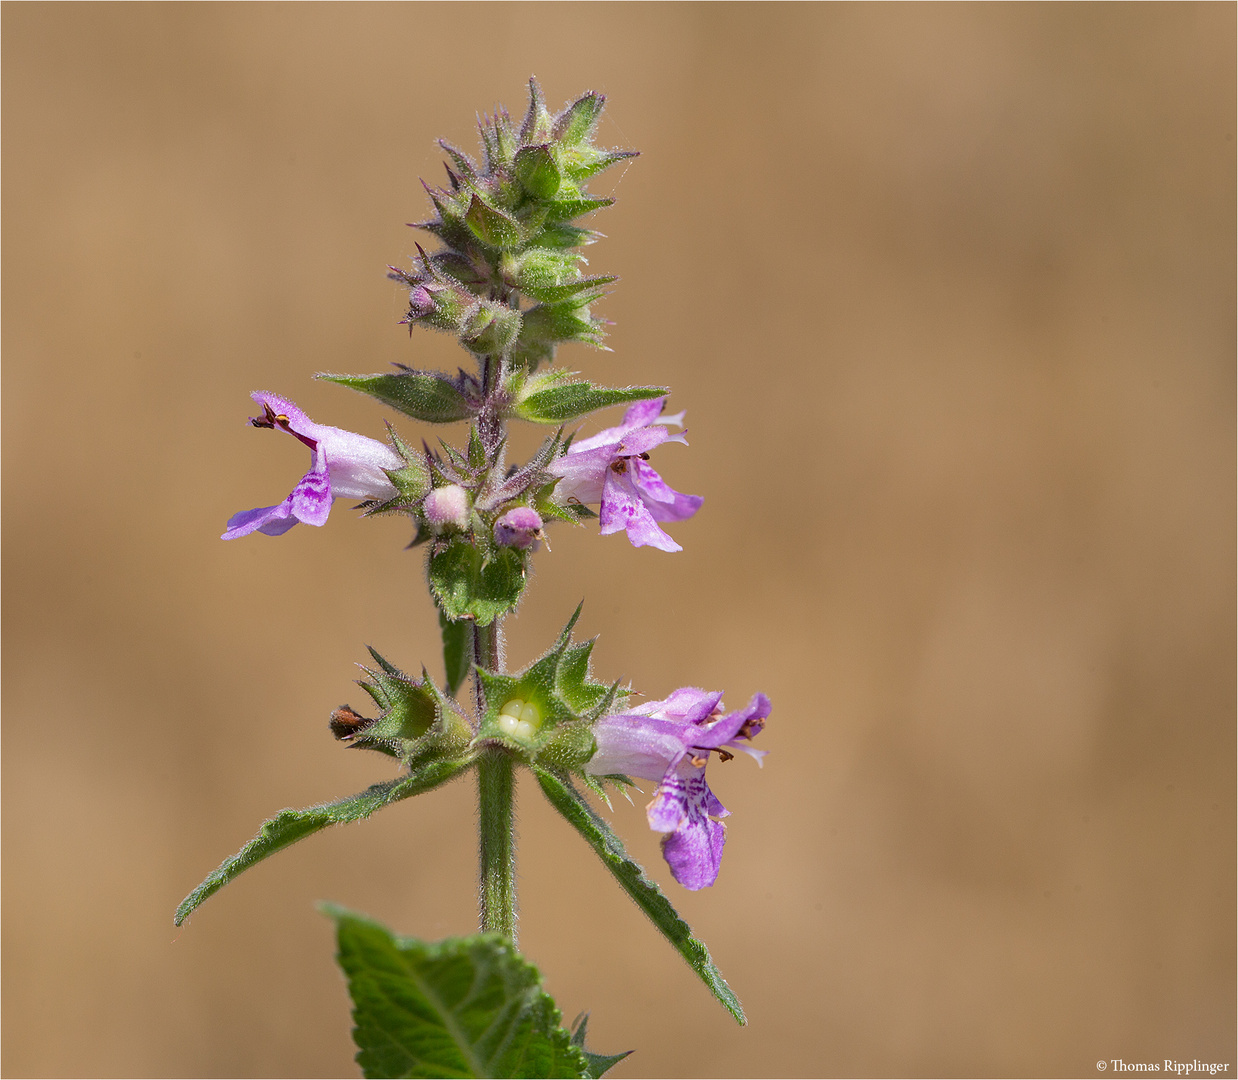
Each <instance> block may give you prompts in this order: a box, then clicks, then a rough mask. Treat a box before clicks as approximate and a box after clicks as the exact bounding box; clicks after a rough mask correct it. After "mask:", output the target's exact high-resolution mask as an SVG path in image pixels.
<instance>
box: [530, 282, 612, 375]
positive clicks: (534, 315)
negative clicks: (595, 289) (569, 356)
mask: <svg viewBox="0 0 1238 1080" xmlns="http://www.w3.org/2000/svg"><path fill="white" fill-rule="evenodd" d="M592 299H593V298H592V297H591V296H589V295H586V296H584V297H576V298H574V299H572V300H565V301H563V302H562V303H558V304H538V305H537V307H533V308H530V309H529V310H528V311H526V312H524V319H523V323H522V325H521V328H520V336H519V337H517V338H516V341H515V343H514V344H513V345H512V351H511V356H512V359H513V360H514V361H515V362H516V363H519V364H522V365H524V366H526V367H528V368H529V369H530V370H533V369H535V368H536V367H537V365H538V364H539V363H540V362H541V361H543V360H552V359H554V353H555V347H556V346H557V345H560V344H562V343H563V342H567V341H581V342H584V343H585V344H586V345H593V346H596V347H598V348H600V347H601V345H602V339H603V337H604V335H603V333H602V325H603V324H602V322H601V320H599V319H594V318H593V317H592V316H590V314H589V306H588V305H589V303H590V302H591V300H592Z"/></svg>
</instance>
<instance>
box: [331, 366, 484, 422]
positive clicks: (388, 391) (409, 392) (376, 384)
mask: <svg viewBox="0 0 1238 1080" xmlns="http://www.w3.org/2000/svg"><path fill="white" fill-rule="evenodd" d="M316 378H319V379H324V380H325V381H327V382H333V383H338V384H339V385H340V386H347V387H348V388H349V389H351V390H357V391H360V392H361V393H362V394H369V395H370V397H373V398H377V399H378V400H379V401H381V402H382V403H383V404H384V405H388V406H390V407H391V408H393V409H395V410H397V411H398V412H402V413H403V414H404V415H405V416H411V417H412V418H413V419H414V420H424V421H426V422H427V423H430V424H451V423H454V422H455V421H457V420H467V419H469V418H470V417H472V416H475V415H476V414H477V412H478V411H479V409H480V407H481V406H480V402H478V401H476V400H473V399H472V398H471V397H470V396H469V395H467V394H465V392H464V390H463V389H462V387H461V386H460V385H459V382H460V380H458V379H451V378H449V377H448V376H446V375H444V374H442V373H441V372H438V371H414V370H412V369H411V368H410V369H407V370H405V371H401V372H399V373H398V374H394V375H332V374H329V373H325V372H324V373H321V374H319V375H317V376H316Z"/></svg>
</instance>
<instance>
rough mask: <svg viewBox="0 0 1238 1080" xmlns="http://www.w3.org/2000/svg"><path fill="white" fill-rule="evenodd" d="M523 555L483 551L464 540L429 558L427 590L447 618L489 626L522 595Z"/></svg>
mask: <svg viewBox="0 0 1238 1080" xmlns="http://www.w3.org/2000/svg"><path fill="white" fill-rule="evenodd" d="M525 554H526V553H524V552H521V551H517V550H516V549H515V548H495V549H491V550H488V551H486V552H483V551H481V550H479V549H478V548H477V547H474V546H473V545H472V544H470V543H469V542H468V541H466V540H463V539H456V540H452V541H451V542H450V543H448V544H447V545H446V547H443V548H441V549H439V550H438V551H435V552H433V553H432V554H431V555H430V568H429V574H430V587H431V589H433V591H434V599H435V602H436V603H437V604H438V606H439V608H440V609H442V611H443V612H444V613H445V614H446V615H447V617H448V618H449V619H457V620H458V619H472V620H473V621H474V622H475V623H477V625H478V626H489V625H490V624H491V623H492V622H494V620H495V619H497V618H499V617H500V616H503V615H506V614H507V613H508V612H509V611H511V610H512V609H513V608H514V607H515V606H516V605H517V604H518V603H519V602H520V597H521V594H522V593H523V592H524V586H525V581H526V577H527V572H526V570H525Z"/></svg>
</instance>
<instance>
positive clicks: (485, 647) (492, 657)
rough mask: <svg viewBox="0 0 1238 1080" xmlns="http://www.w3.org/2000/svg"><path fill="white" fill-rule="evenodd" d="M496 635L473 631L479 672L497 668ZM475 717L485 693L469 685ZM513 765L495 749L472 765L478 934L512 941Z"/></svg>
mask: <svg viewBox="0 0 1238 1080" xmlns="http://www.w3.org/2000/svg"><path fill="white" fill-rule="evenodd" d="M501 634H502V632H501V630H500V628H499V624H498V620H497V619H496V620H495V621H494V622H493V623H491V624H490V625H489V626H479V627H477V629H476V634H475V636H474V642H475V656H476V661H477V665H478V666H479V667H485V668H488V669H489V670H491V671H496V670H497V669H498V668H499V666H500V664H501V653H502V636H501ZM474 692H475V693H476V695H477V709H478V712H477V715H478V716H482V715H484V713H485V707H486V703H485V691H484V690H483V688H482V685H481V680H480V679H479V678H475V679H474ZM515 793H516V774H515V765H514V762H513V760H512V758H511V755H510V754H508V753H507V751H505V750H503V749H502V748H501V747H497V746H492V747H489V748H487V749H486V750H485V751H484V752H483V754H482V757H481V760H480V761H478V763H477V807H478V853H479V862H480V876H481V881H480V886H479V889H478V893H479V901H480V908H481V914H480V923H481V931H482V933H488V932H494V933H499V934H504V935H506V936H507V937H509V938H510V939H511V940H512V943H513V944H515V941H516V832H515V820H514V816H513V805H514V802H515Z"/></svg>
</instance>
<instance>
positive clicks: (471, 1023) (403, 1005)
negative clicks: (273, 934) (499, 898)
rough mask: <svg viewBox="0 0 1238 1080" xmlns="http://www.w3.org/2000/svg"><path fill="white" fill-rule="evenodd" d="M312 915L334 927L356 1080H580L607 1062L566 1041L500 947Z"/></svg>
mask: <svg viewBox="0 0 1238 1080" xmlns="http://www.w3.org/2000/svg"><path fill="white" fill-rule="evenodd" d="M322 910H323V911H324V913H325V914H327V915H328V916H330V917H331V918H332V919H334V920H335V923H336V930H337V940H338V942H339V955H338V957H337V959H338V960H339V964H340V967H342V968H343V969H344V973H345V974H346V975H347V976H348V992H349V995H350V996H351V997H352V1000H353V1022H354V1023H355V1024H356V1026H355V1027H354V1028H353V1040H354V1041H355V1042H356V1044H357V1047H358V1053H357V1064H359V1065H360V1066H361V1069H362V1073H363V1074H364V1075H365V1076H370V1077H403V1076H423V1077H435V1076H439V1077H441V1076H459V1077H466V1076H475V1077H508V1076H511V1077H517V1076H544V1077H556V1078H557V1077H587V1076H596V1075H600V1074H598V1073H597V1072H595V1071H594V1069H595V1067H596V1064H595V1063H596V1062H598V1061H606V1060H609V1059H605V1058H602V1057H601V1055H587V1054H586V1053H585V1052H584V1050H583V1048H582V1047H581V1046H579V1045H578V1044H576V1043H574V1042H573V1041H572V1037H571V1035H569V1034H568V1032H567V1031H566V1030H564V1028H563V1027H562V1026H561V1025H560V1019H561V1016H560V1013H559V1010H558V1008H556V1006H555V1003H554V1001H553V1000H552V999H551V997H550V995H549V994H547V993H546V992H545V991H544V990H543V989H542V985H541V982H542V980H541V975H540V974H539V973H538V970H537V968H535V967H534V966H533V965H532V964H530V963H529V962H528V961H527V960H525V959H524V957H522V956H521V955H520V954H519V953H518V952H517V951H516V950H515V948H514V947H513V946H512V944H511V942H510V941H508V940H507V938H505V937H502V936H501V935H499V934H479V935H476V936H474V937H467V938H448V939H447V940H445V941H439V942H427V941H419V940H417V939H416V938H401V937H395V936H394V935H393V934H392V933H391V932H390V931H389V930H387V929H386V928H385V927H383V926H381V925H379V924H378V923H376V922H373V921H372V920H370V919H366V918H364V917H363V916H360V915H357V914H355V913H353V912H350V911H347V910H345V909H344V908H341V907H336V906H335V905H333V904H324V905H322Z"/></svg>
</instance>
